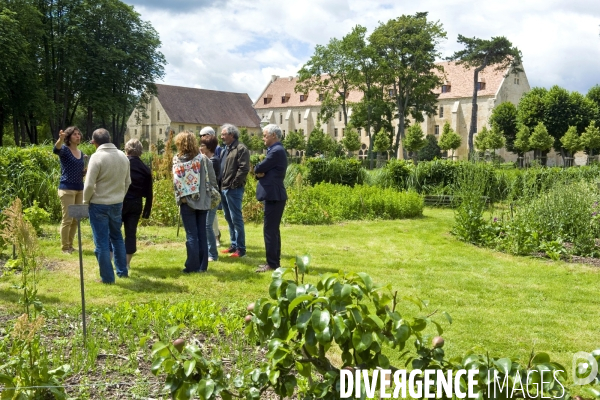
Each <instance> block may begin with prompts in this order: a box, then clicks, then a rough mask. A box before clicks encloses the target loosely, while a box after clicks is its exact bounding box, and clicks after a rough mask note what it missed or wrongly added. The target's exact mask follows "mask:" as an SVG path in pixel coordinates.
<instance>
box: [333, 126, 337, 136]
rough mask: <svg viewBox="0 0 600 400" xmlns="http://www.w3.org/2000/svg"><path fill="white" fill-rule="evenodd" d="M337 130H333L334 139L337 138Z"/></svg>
mask: <svg viewBox="0 0 600 400" xmlns="http://www.w3.org/2000/svg"><path fill="white" fill-rule="evenodd" d="M337 129H338V128H333V136H335V137H337V135H338V134H337Z"/></svg>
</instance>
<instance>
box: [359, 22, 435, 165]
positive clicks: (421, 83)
mask: <svg viewBox="0 0 600 400" xmlns="http://www.w3.org/2000/svg"><path fill="white" fill-rule="evenodd" d="M427 14H428V13H426V12H419V13H416V14H415V15H402V16H401V17H399V18H396V19H392V20H389V21H388V22H386V23H385V24H384V23H381V24H380V25H379V26H378V27H377V28H375V30H374V31H373V33H372V34H371V36H370V37H369V41H370V43H371V45H372V46H373V47H374V48H375V50H376V51H377V54H378V55H379V56H380V57H381V66H380V73H381V76H382V83H384V84H385V85H387V88H388V90H390V92H388V95H389V99H390V100H391V101H393V102H394V104H395V106H396V111H397V117H398V128H397V133H396V138H395V143H394V147H395V148H396V149H397V148H399V146H400V143H401V142H402V141H403V140H404V137H405V132H404V130H405V124H406V119H407V117H408V116H409V115H410V116H412V117H413V118H414V120H415V121H416V123H419V122H422V121H423V113H425V114H427V115H433V114H434V113H435V111H436V103H437V94H435V93H434V92H433V90H434V89H436V88H438V87H439V86H440V85H441V84H442V77H441V72H443V68H442V67H441V66H440V65H437V64H436V63H435V61H436V59H437V58H439V56H440V53H439V51H438V45H439V43H440V41H441V39H443V38H445V37H446V32H445V31H444V29H443V28H442V24H441V23H440V22H439V21H436V22H430V21H428V20H427ZM406 150H407V149H403V155H404V157H406V153H405V152H406Z"/></svg>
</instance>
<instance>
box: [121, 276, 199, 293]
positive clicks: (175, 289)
mask: <svg viewBox="0 0 600 400" xmlns="http://www.w3.org/2000/svg"><path fill="white" fill-rule="evenodd" d="M181 275H183V274H181ZM116 284H117V285H118V286H120V287H122V288H123V289H125V290H130V291H132V292H143V293H185V292H187V291H188V288H187V286H185V285H177V284H174V283H168V282H161V281H156V280H151V279H148V278H145V277H143V276H139V275H137V273H136V275H134V276H132V277H130V278H128V279H127V281H124V280H122V279H117V281H116Z"/></svg>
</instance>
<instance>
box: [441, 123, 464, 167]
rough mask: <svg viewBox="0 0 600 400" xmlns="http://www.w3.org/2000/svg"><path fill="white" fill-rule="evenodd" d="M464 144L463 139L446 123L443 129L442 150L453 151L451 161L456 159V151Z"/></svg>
mask: <svg viewBox="0 0 600 400" xmlns="http://www.w3.org/2000/svg"><path fill="white" fill-rule="evenodd" d="M461 144H462V138H461V137H460V135H459V134H458V133H456V132H454V130H453V129H452V128H450V124H449V123H448V122H446V123H445V124H444V128H443V129H442V136H441V137H440V142H439V145H440V148H441V149H442V150H444V151H448V150H452V155H451V156H450V157H451V159H454V151H455V150H456V149H458V148H459V147H460V145H461Z"/></svg>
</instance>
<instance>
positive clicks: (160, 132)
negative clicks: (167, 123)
mask: <svg viewBox="0 0 600 400" xmlns="http://www.w3.org/2000/svg"><path fill="white" fill-rule="evenodd" d="M158 134H159V135H161V136H162V128H160V129H159V130H158Z"/></svg>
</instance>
